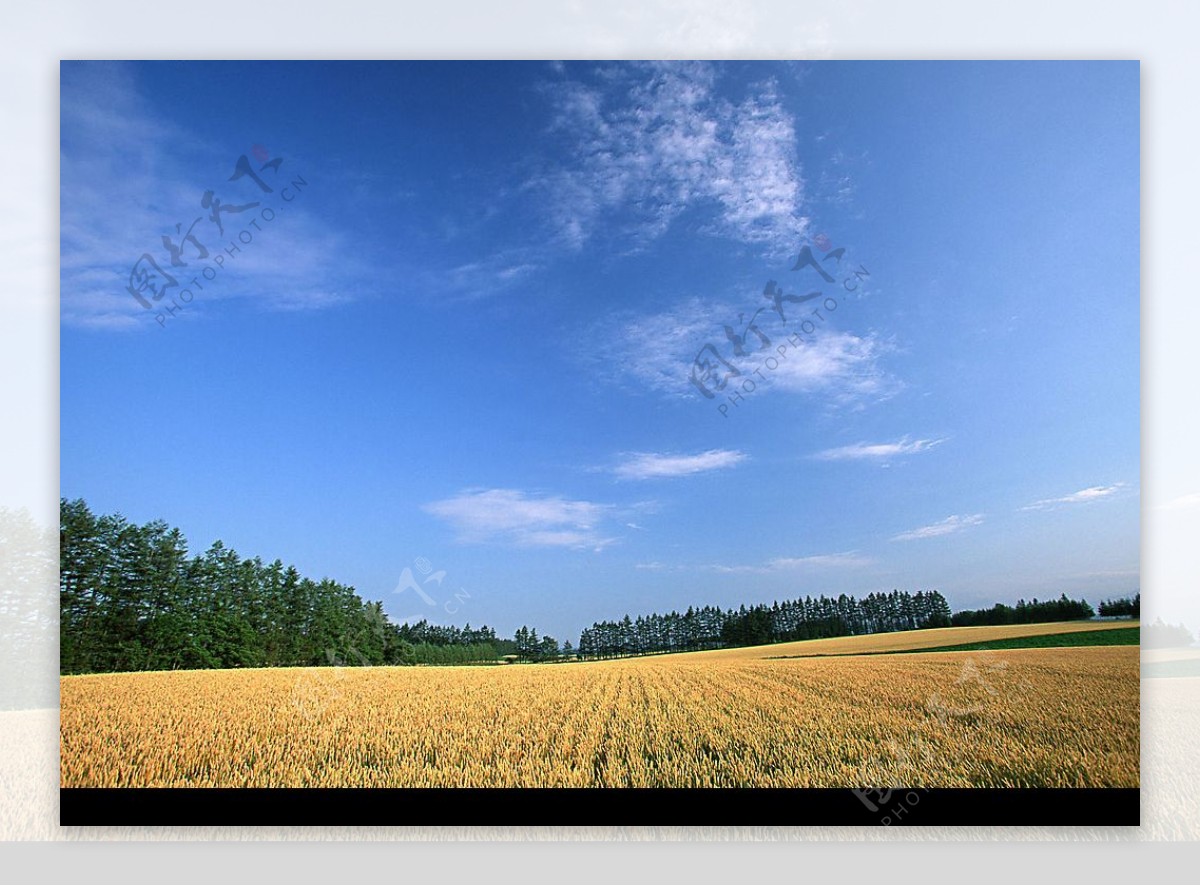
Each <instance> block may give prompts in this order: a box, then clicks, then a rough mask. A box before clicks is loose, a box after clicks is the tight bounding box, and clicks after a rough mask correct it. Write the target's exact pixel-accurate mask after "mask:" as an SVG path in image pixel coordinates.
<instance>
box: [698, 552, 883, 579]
mask: <svg viewBox="0 0 1200 886" xmlns="http://www.w3.org/2000/svg"><path fill="white" fill-rule="evenodd" d="M874 562H875V561H874V560H872V559H871V558H870V557H866V556H863V555H862V554H860V553H859V552H858V551H841V552H838V553H835V554H813V555H810V556H808V557H776V558H775V559H773V560H768V561H767V562H766V563H763V564H760V565H742V566H727V565H721V564H713V565H711V566H708V567H707V568H708V569H711V570H713V571H714V572H722V573H750V574H755V575H765V574H768V573H772V572H794V571H800V570H809V569H842V568H859V567H862V566H869V565H871V564H872V563H874Z"/></svg>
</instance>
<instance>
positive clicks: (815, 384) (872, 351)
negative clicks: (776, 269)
mask: <svg viewBox="0 0 1200 886" xmlns="http://www.w3.org/2000/svg"><path fill="white" fill-rule="evenodd" d="M760 297H761V293H759V294H757V295H754V296H751V297H750V298H748V299H747V302H748V303H750V304H752V303H753V299H755V298H760ZM742 307H743V310H744V308H745V305H743V306H742ZM737 318H738V309H737V308H736V306H733V305H727V304H720V303H717V302H709V301H702V300H700V299H697V298H689V299H685V300H683V301H681V302H680V303H678V304H677V305H676V306H674V307H673V308H671V309H669V310H667V311H662V312H660V313H657V314H649V315H642V316H638V317H635V318H629V317H626V318H622V319H618V320H616V321H611V320H610V321H605V323H604V324H602V325H600V326H598V327H597V328H596V329H594V330H593V332H592V333H591V337H593V338H596V339H599V340H601V341H604V342H605V343H606V344H605V347H603V348H601V349H598V350H597V351H596V354H597V355H603V356H593V357H590V359H591V360H592V361H593V362H594V363H595V364H596V371H597V372H598V373H599V374H601V375H604V376H607V377H609V379H610V380H611V381H614V382H617V383H620V382H621V381H628V380H630V379H632V380H633V381H635V382H637V383H638V384H639V385H641V386H643V387H645V388H649V389H650V390H653V391H658V392H661V393H664V394H668V395H671V394H673V395H675V396H681V397H690V396H703V394H702V393H701V392H700V389H699V388H698V387H697V386H696V384H695V383H694V382H693V381H692V373H693V370H694V368H695V366H696V361H697V359H698V358H705V359H710V360H711V357H709V354H710V353H711V352H710V351H708V350H706V346H707V345H711V346H712V348H713V349H715V350H716V351H717V354H718V355H719V356H720V357H721V359H723V360H724V361H726V363H727V367H721V366H718V367H717V376H718V377H717V378H715V379H712V380H710V381H708V382H706V383H705V382H704V380H703V379H700V380H701V382H702V383H705V384H706V386H707V387H708V389H709V391H710V393H713V394H715V395H716V396H718V397H720V396H723V393H722V391H721V390H719V389H718V388H717V387H716V386H717V384H718V383H719V382H720V381H722V380H724V377H725V375H726V374H727V373H728V372H729V368H728V367H732V369H734V370H736V371H737V372H739V373H741V375H740V376H737V375H733V376H730V378H729V379H728V381H727V388H726V390H732V386H734V385H736V384H737V383H738V380H739V379H741V378H745V379H750V380H753V381H754V382H755V384H756V386H757V389H758V390H757V392H756V393H755V396H758V392H766V391H770V390H776V391H782V392H786V393H792V394H809V395H817V394H819V395H823V396H825V397H827V398H828V400H829V402H830V403H832V404H834V405H846V404H851V403H859V402H862V401H864V400H880V399H886V398H887V397H890V396H892V395H894V394H895V393H896V392H897V391H899V390H900V389H901V388H902V387H903V385H902V384H901V383H900V382H899V381H898V380H897V379H895V378H894V377H892V376H891V375H889V374H888V373H887V372H885V371H884V370H883V368H882V366H881V362H882V359H883V357H884V356H885V355H886V354H888V353H890V352H891V351H892V350H894V346H893V345H892V343H891V342H890V341H889V340H887V339H885V338H883V337H881V336H879V335H877V334H876V333H874V332H869V333H866V334H865V335H855V334H854V333H850V332H841V331H837V330H829V331H826V332H818V333H817V334H816V335H815V337H813V338H812V339H810V340H802V343H801V344H800V345H792V344H788V346H787V348H786V349H785V350H784V351H783V353H782V354H780V352H779V350H778V349H779V347H780V346H781V345H783V344H784V343H785V342H786V341H787V333H785V332H783V331H780V332H778V333H776V331H775V329H774V328H773V327H772V325H770V324H766V323H764V324H763V325H762V326H761V329H762V331H763V332H764V334H765V335H766V336H767V338H768V339H769V340H770V342H771V343H770V345H768V346H761V345H762V343H761V342H760V341H759V340H758V339H756V338H754V337H753V335H752V334H750V335H749V336H748V338H749V340H748V341H747V345H748V346H750V347H753V348H757V350H749V351H748V352H747V354H746V355H745V356H744V357H737V356H735V355H734V354H733V352H732V348H731V347H730V345H729V342H728V340H727V337H726V334H725V333H724V331H723V329H722V327H723V326H724V325H725V324H727V323H728V324H731V326H732V325H734V324H736V321H737ZM776 325H777V324H776ZM734 331H735V333H736V332H740V331H741V330H736V329H735V330H734ZM702 351H703V352H704V353H703V354H702V353H701V352H702ZM768 357H771V358H774V359H773V360H772V363H775V368H774V369H771V368H770V366H771V364H768V363H766V362H765V361H766V359H767V358H768ZM756 370H757V371H758V372H757V373H756Z"/></svg>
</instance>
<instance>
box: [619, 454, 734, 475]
mask: <svg viewBox="0 0 1200 886" xmlns="http://www.w3.org/2000/svg"><path fill="white" fill-rule="evenodd" d="M746 458H747V456H746V454H745V453H744V452H739V451H737V450H733V449H710V450H708V451H707V452H698V453H696V454H695V455H671V454H666V453H656V452H631V453H628V454H626V456H625V461H624V462H622V463H621V464H620V465H618V466H617V467H616V469H615V470H614V473H615V474H616V475H617V477H619V478H620V479H622V480H653V479H659V478H663V477H686V476H688V475H689V474H700V473H704V472H705V471H717V470H721V469H723V468H731V467H733V466H734V465H737V464H740V463H741V462H743V461H745V460H746Z"/></svg>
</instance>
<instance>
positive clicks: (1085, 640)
mask: <svg viewBox="0 0 1200 886" xmlns="http://www.w3.org/2000/svg"><path fill="white" fill-rule="evenodd" d="M1140 643H1141V628H1108V629H1106V630H1099V631H1073V632H1071V633H1066V634H1037V635H1035V636H1032V637H1007V638H1005V639H1002V640H988V641H985V642H982V643H957V644H955V645H952V646H927V647H922V648H919V649H883V650H879V651H872V652H837V653H832V654H830V653H809V654H807V655H773V656H771V658H842V657H844V656H848V655H907V654H909V653H910V652H970V651H973V650H984V649H1053V648H1058V647H1062V646H1137V645H1139V644H1140Z"/></svg>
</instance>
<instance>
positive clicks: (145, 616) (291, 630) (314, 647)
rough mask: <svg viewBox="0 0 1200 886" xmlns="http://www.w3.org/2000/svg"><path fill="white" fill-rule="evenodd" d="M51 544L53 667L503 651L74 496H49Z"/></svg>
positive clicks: (382, 658) (432, 659)
mask: <svg viewBox="0 0 1200 886" xmlns="http://www.w3.org/2000/svg"><path fill="white" fill-rule="evenodd" d="M59 544H60V552H59V560H60V563H59V570H60V571H59V576H60V577H59V602H60V607H59V609H60V616H59V631H60V668H61V672H62V673H64V674H78V673H98V672H108V671H141V670H170V669H176V668H179V669H184V668H237V667H283V666H309V665H340V666H350V665H354V666H356V665H382V664H415V663H421V662H425V663H450V660H451V659H453V660H454V661H456V662H458V661H467V660H478V657H480V656H484V657H486V658H488V659H490V660H492V661H495V660H496V658H497V656H498V655H499V654H501V652H500V650H502V649H503V650H506V649H509V648H511V647H512V642H511V641H499V640H497V638H496V635H495V632H494V631H492V629H490V628H487V627H483V628H479V629H474V630H473V629H471V628H470V626H467V627H466V628H463V629H458V628H439V627H436V626H434V625H429V624H428V623H426V622H419V623H418V624H416V625H396V624H393V623H392V622H390V621H389V620H388V618H387V615H386V614H385V613H384V612H383V605H382V603H379V602H364V601H363V600H362V599H361V598H360V597H359V596H358V595H357V594H356V593H355V592H354V589H353V588H352V587H349V586H347V585H343V584H339V583H338V582H335V581H332V580H330V579H327V578H326V579H321V580H320V581H313V580H312V579H309V578H304V577H302V576H301V575H300V574H299V573H298V572H297V570H296V568H295V567H294V566H284V564H283V563H282V562H281V561H279V560H275V561H274V562H272V563H264V562H263V561H262V560H260V559H258V558H257V557H256V558H254V559H252V560H250V559H243V558H242V557H239V556H238V554H237V553H236V552H235V551H233V550H231V549H230V548H227V547H225V545H224V544H222V543H221V542H220V541H217V542H215V543H214V544H213V545H212V547H210V548H209V549H208V550H207V551H205V552H204V553H203V554H201V555H197V556H189V554H188V549H187V542H186V540H185V539H184V537H183V535H182V533H180V531H179V530H178V529H172V528H169V527H168V526H167V525H166V524H165V523H163V522H162V521H154V522H151V523H147V524H145V525H144V526H139V525H137V524H134V523H131V522H129V521H127V520H126V519H125V518H124V517H121V516H120V515H113V516H107V515H105V516H97V515H95V514H93V513H92V512H91V510H90V509H89V508H88V506H87V504H86V502H84V501H83V500H82V499H79V500H76V501H67V500H65V499H63V500H62V501H61V502H60V525H59ZM506 643H507V645H505V644H506ZM451 646H453V647H456V648H457V649H458V650H459V651H456V652H455V653H448V652H445V651H444V650H445V649H446V648H448V647H451Z"/></svg>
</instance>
